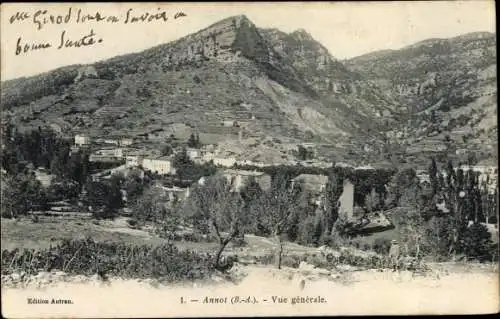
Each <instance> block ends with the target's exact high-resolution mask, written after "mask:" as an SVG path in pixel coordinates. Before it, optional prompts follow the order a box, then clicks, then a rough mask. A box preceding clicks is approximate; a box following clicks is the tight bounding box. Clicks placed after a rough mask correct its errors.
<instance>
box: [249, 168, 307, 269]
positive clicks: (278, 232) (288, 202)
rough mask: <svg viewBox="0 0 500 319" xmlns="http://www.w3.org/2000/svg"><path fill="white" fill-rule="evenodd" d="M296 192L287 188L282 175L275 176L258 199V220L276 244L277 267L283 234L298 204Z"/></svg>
mask: <svg viewBox="0 0 500 319" xmlns="http://www.w3.org/2000/svg"><path fill="white" fill-rule="evenodd" d="M298 195H299V194H297V193H296V192H294V191H293V190H292V189H290V188H289V181H288V180H287V178H286V177H285V176H283V175H279V176H276V177H275V179H274V180H273V185H272V186H271V188H270V189H269V191H267V192H265V193H264V194H263V195H262V196H261V197H260V200H259V205H258V209H259V210H260V212H261V214H260V220H261V221H262V222H263V223H264V225H266V226H267V227H268V228H269V229H270V230H271V234H272V236H273V237H274V238H275V241H276V245H277V256H276V257H277V267H278V269H280V268H281V260H282V254H283V239H284V238H283V236H284V235H285V234H286V233H287V230H288V228H289V227H290V225H291V224H292V221H293V217H294V214H297V213H298V208H299V206H300V204H299V201H298V198H299V196H298Z"/></svg>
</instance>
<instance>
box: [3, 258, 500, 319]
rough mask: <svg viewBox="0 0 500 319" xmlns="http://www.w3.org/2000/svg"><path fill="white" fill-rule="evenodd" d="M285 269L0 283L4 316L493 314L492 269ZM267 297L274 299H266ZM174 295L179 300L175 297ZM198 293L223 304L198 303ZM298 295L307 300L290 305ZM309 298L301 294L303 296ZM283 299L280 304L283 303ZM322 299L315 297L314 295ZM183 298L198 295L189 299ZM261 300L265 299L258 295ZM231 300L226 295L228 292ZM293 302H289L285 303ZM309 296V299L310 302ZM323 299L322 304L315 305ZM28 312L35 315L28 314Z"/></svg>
mask: <svg viewBox="0 0 500 319" xmlns="http://www.w3.org/2000/svg"><path fill="white" fill-rule="evenodd" d="M294 271H295V270H292V269H283V270H276V269H273V268H269V267H264V266H240V267H238V269H237V272H238V273H237V275H238V276H239V277H240V278H243V279H242V281H241V282H239V283H238V284H233V283H227V282H222V280H219V281H220V283H219V284H213V283H212V284H203V285H202V284H199V283H198V284H193V283H190V284H186V285H184V286H156V287H154V286H151V285H150V284H148V283H146V282H140V281H137V280H112V281H111V282H110V283H109V284H103V283H101V282H99V281H97V280H91V281H88V282H86V283H81V282H80V283H75V282H73V283H71V282H59V283H57V284H56V285H55V286H52V287H49V288H45V289H42V290H41V289H37V288H36V287H31V288H25V289H12V288H10V289H3V288H2V302H3V305H4V315H6V316H7V317H10V318H14V317H23V316H24V317H26V316H28V317H30V316H31V317H45V316H49V315H52V316H71V317H73V316H74V317H83V316H87V317H112V316H114V317H134V316H142V317H144V316H194V315H203V316H222V315H224V316H226V315H239V314H240V315H243V314H251V315H293V314H301V315H359V314H444V313H494V312H497V311H498V276H497V275H496V274H495V273H487V272H483V273H452V274H448V275H443V276H441V277H440V279H436V278H434V277H413V276H412V275H411V273H392V272H376V271H362V272H353V273H347V274H342V275H340V276H336V278H334V279H329V278H325V277H321V278H316V280H306V282H305V285H304V287H303V289H301V287H300V280H301V279H303V278H304V277H303V276H302V275H294ZM236 296H238V297H239V298H240V300H241V299H243V298H247V297H250V298H251V300H253V297H255V301H257V302H258V303H257V304H247V303H240V304H231V300H232V297H236ZM273 296H275V297H278V296H279V297H281V299H280V300H281V301H283V302H282V303H275V302H273V299H272V298H273ZM33 297H35V298H49V299H50V298H63V299H71V300H72V302H73V304H71V305H27V301H26V300H27V298H33ZM181 297H182V298H183V300H184V302H186V301H187V303H185V304H184V303H181ZM205 297H208V298H213V297H217V298H219V299H218V300H219V301H225V302H224V304H207V303H203V301H204V300H205ZM297 297H303V298H304V299H303V300H302V301H310V302H311V301H312V302H313V303H310V302H309V303H297V302H296V301H301V300H297ZM307 297H310V298H309V299H306V298H307ZM285 298H286V302H285ZM321 298H323V300H321ZM191 299H196V300H198V301H197V302H194V301H193V302H191V301H190V300H191ZM264 300H267V301H264ZM233 301H234V298H233ZM293 301H295V302H293ZM314 301H316V302H314ZM320 301H324V303H320ZM35 314H36V315H35Z"/></svg>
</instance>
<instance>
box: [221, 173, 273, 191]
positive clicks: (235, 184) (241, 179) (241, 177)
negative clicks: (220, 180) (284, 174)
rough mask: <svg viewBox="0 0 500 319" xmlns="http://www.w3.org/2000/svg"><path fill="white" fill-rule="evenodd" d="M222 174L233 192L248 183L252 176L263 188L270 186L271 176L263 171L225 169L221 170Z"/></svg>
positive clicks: (266, 188)
mask: <svg viewBox="0 0 500 319" xmlns="http://www.w3.org/2000/svg"><path fill="white" fill-rule="evenodd" d="M222 175H223V176H224V177H225V178H226V180H227V181H228V182H229V183H230V184H231V188H232V190H233V191H235V192H239V191H240V190H241V188H242V187H245V186H246V185H248V183H249V182H250V180H251V179H252V178H253V179H255V181H256V182H257V183H258V184H259V185H260V188H262V189H263V190H268V189H269V188H270V187H271V176H270V175H268V174H266V173H264V172H257V171H246V170H236V169H226V170H224V171H223V172H222Z"/></svg>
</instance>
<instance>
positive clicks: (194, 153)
mask: <svg viewBox="0 0 500 319" xmlns="http://www.w3.org/2000/svg"><path fill="white" fill-rule="evenodd" d="M186 152H187V155H188V157H189V158H190V159H192V160H195V159H197V158H199V157H200V150H198V149H196V148H188V149H187V150H186Z"/></svg>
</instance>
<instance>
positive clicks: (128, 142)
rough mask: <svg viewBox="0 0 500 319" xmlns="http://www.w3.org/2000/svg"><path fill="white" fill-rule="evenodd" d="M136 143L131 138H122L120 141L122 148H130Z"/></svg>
mask: <svg viewBox="0 0 500 319" xmlns="http://www.w3.org/2000/svg"><path fill="white" fill-rule="evenodd" d="M133 143H134V140H133V139H131V138H122V139H120V141H118V144H119V145H120V146H130V145H132V144H133Z"/></svg>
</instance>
